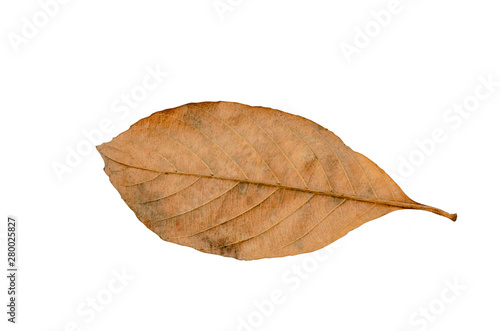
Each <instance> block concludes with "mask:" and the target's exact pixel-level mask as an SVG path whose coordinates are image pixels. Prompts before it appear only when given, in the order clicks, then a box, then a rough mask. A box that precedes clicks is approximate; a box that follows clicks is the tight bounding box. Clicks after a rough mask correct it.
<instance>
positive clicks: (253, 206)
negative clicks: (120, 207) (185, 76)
mask: <svg viewBox="0 0 500 331" xmlns="http://www.w3.org/2000/svg"><path fill="white" fill-rule="evenodd" d="M97 149H98V151H99V152H100V154H101V156H102V158H103V159H104V162H105V168H104V170H105V172H106V173H107V174H108V176H109V178H110V181H111V183H112V184H113V186H114V187H115V188H116V189H117V190H118V192H119V193H120V195H121V197H122V198H123V200H124V201H125V202H126V203H127V205H128V206H129V207H130V208H131V209H132V210H133V211H134V213H135V214H136V215H137V217H138V218H139V220H141V221H142V222H143V223H144V224H145V225H146V226H147V227H148V228H149V229H151V230H152V231H154V232H155V233H156V234H158V235H159V236H160V237H161V238H162V239H164V240H167V241H170V242H173V243H176V244H180V245H185V246H190V247H193V248H195V249H197V250H200V251H202V252H206V253H212V254H220V255H223V256H229V257H234V258H237V259H241V260H254V259H261V258H270V257H279V256H287V255H295V254H301V253H306V252H311V251H314V250H317V249H319V248H322V247H324V246H326V245H329V244H330V243H332V242H333V241H335V240H337V239H338V238H340V237H342V236H344V235H345V234H347V233H348V232H349V231H351V230H353V229H355V228H357V227H358V226H360V225H362V224H363V223H366V222H368V221H370V220H373V219H375V218H378V217H380V216H383V215H385V214H387V213H390V212H392V211H395V210H398V209H421V210H427V211H431V212H433V213H436V214H439V215H442V216H445V217H448V218H450V219H451V220H453V221H454V220H456V214H453V215H452V214H449V213H447V212H444V211H442V210H440V209H437V208H434V207H429V206H426V205H422V204H420V203H417V202H415V201H413V200H411V199H410V198H408V197H407V196H406V194H405V193H404V192H403V191H402V190H401V189H400V188H399V186H398V185H397V184H396V183H395V182H394V181H393V180H392V179H391V178H390V177H389V176H388V175H387V174H386V173H385V172H384V171H383V170H382V169H380V168H379V167H378V166H377V165H376V164H375V163H373V162H372V161H371V160H369V159H368V158H366V157H365V156H363V155H362V154H359V153H357V152H354V151H353V150H351V149H350V148H349V147H348V146H346V145H345V144H344V143H343V142H342V141H341V140H340V139H339V138H338V137H337V136H336V135H335V134H333V133H332V132H330V131H328V130H327V129H325V128H323V127H322V126H320V125H318V124H316V123H314V122H312V121H310V120H307V119H305V118H302V117H300V116H295V115H291V114H288V113H285V112H282V111H279V110H275V109H270V108H264V107H251V106H247V105H243V104H239V103H233V102H203V103H191V104H187V105H184V106H180V107H177V108H173V109H167V110H163V111H160V112H157V113H154V114H152V115H151V116H149V117H147V118H144V119H142V120H140V121H138V122H137V123H135V124H133V125H132V126H131V127H130V129H129V130H127V131H125V132H123V133H121V134H120V135H119V136H117V137H116V138H114V139H113V140H112V141H110V142H108V143H104V144H102V145H100V146H98V147H97Z"/></svg>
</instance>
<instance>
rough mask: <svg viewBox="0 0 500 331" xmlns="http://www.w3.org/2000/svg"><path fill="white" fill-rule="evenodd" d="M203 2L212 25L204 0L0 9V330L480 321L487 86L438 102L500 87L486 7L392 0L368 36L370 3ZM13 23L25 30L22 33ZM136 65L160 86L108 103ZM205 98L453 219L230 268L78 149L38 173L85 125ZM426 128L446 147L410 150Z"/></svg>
mask: <svg viewBox="0 0 500 331" xmlns="http://www.w3.org/2000/svg"><path fill="white" fill-rule="evenodd" d="M47 1H48V0H42V3H45V2H47ZM61 2H62V0H61ZM221 2H222V3H223V4H224V3H225V4H228V3H229V6H231V10H230V11H227V12H224V13H223V14H222V19H221V15H219V13H218V12H217V11H216V9H215V8H214V6H213V1H212V0H204V1H201V0H200V1H172V0H170V1H152V0H149V1H148V0H145V1H124V0H121V1H117V0H115V1H76V0H74V1H67V3H65V4H60V5H59V8H58V9H57V12H56V13H54V14H53V17H50V18H49V19H48V21H47V22H44V21H43V18H44V17H43V15H44V14H40V12H42V8H41V5H40V3H39V2H37V1H9V2H7V1H4V2H3V3H2V4H1V6H0V22H1V24H0V25H1V32H0V34H1V36H2V42H1V44H0V48H1V61H0V70H1V71H0V87H1V91H2V92H1V98H0V109H1V120H0V123H1V131H0V141H1V151H2V158H1V164H0V167H1V171H0V176H1V183H2V189H1V192H0V195H1V200H0V201H1V206H0V217H1V218H2V219H3V220H4V221H2V225H1V226H0V234H1V236H0V240H1V254H0V256H1V257H2V258H1V260H2V261H3V262H2V263H1V265H2V266H4V265H5V263H6V261H5V260H6V240H5V232H6V224H5V223H6V218H7V215H15V216H16V217H17V218H18V220H19V242H18V243H19V270H20V275H19V284H18V285H19V296H18V302H19V307H18V310H19V312H18V324H16V325H12V324H11V323H7V321H6V317H7V315H6V314H5V310H6V307H5V305H4V303H6V302H7V294H6V291H7V282H6V278H5V277H2V278H1V281H0V302H2V305H1V306H2V307H4V308H2V309H1V314H0V316H2V317H1V321H0V325H1V329H2V330H42V331H44V330H45V331H49V330H51V331H52V330H53V331H63V330H72V329H75V328H74V327H75V326H76V327H78V330H140V329H144V330H245V331H248V330H344V331H350V330H384V331H392V330H394V331H401V330H444V331H448V330H454V331H456V330H472V329H477V330H499V328H500V320H499V319H498V311H499V310H500V301H499V296H500V285H499V279H500V270H499V267H498V262H499V258H498V257H499V254H498V253H499V252H500V241H499V240H498V237H499V230H500V219H499V217H498V212H497V205H498V198H499V184H500V181H499V177H498V166H499V162H498V153H497V151H498V140H499V136H500V134H499V132H498V123H499V120H500V114H499V112H498V107H499V105H500V88H499V87H498V86H497V87H496V88H495V90H494V91H493V92H492V93H491V94H490V95H489V96H488V97H487V98H485V100H482V101H480V102H479V104H478V106H477V108H476V109H475V110H474V111H471V112H465V113H464V114H465V115H463V116H460V115H458V114H455V113H449V110H448V109H450V108H451V107H453V106H454V105H455V104H462V102H463V101H464V100H465V99H467V98H468V99H467V100H469V101H471V100H472V101H473V99H474V95H475V90H476V88H478V86H480V85H481V82H480V78H479V77H483V78H484V79H487V78H488V76H490V79H492V80H493V81H496V82H499V81H500V44H499V42H500V40H499V35H498V32H499V31H500V20H499V17H498V13H499V10H500V6H499V5H498V4H497V2H494V1H491V0H475V1H451V0H448V1H430V0H419V1H409V0H401V2H400V4H399V12H398V13H396V14H393V15H392V16H391V20H390V22H389V23H388V24H386V25H387V26H385V27H381V28H380V31H376V29H377V25H376V24H375V25H374V24H373V22H376V21H375V19H374V18H373V16H371V14H370V12H371V11H376V12H379V11H381V10H385V9H387V8H388V6H389V2H388V1H366V0H365V1H291V0H286V1H285V0H281V1H262V0H261V1H256V0H254V1H250V0H243V1H236V0H232V1H229V0H223V1H221ZM52 10H53V11H54V10H55V9H54V8H52ZM33 16H35V19H38V20H39V21H37V24H38V25H40V27H39V28H37V30H38V31H37V32H36V33H33V31H31V32H32V33H33V35H30V34H28V35H26V36H27V37H29V38H25V37H26V36H23V32H24V33H27V30H29V29H28V28H26V26H25V25H26V24H29V23H26V22H33V21H34V20H35V19H34V18H33ZM23 18H26V19H23ZM45 23H46V24H45ZM44 24H45V26H42V25H44ZM377 24H378V23H377ZM367 25H368V26H369V27H371V28H373V29H374V30H373V31H372V37H369V44H368V45H362V46H365V47H359V48H358V53H356V54H354V55H352V56H351V57H350V60H351V61H350V63H348V61H347V58H346V56H345V55H344V54H343V52H342V50H341V45H344V46H345V44H342V43H343V42H344V43H349V44H351V45H354V46H355V44H354V40H355V38H356V37H358V39H359V38H360V37H359V36H357V33H358V32H356V31H359V30H357V29H358V28H359V29H361V30H363V29H364V28H365V27H366V26H367ZM378 27H380V25H378ZM16 36H17V37H16ZM15 38H25V39H24V40H23V42H22V43H21V44H18V45H17V44H16V43H15V42H14V43H13V41H12V40H18V41H19V40H20V39H15ZM365 41H366V40H365ZM16 45H17V46H16ZM358 45H360V44H359V40H358ZM147 68H150V69H155V68H160V70H161V71H163V72H168V73H169V75H168V77H165V78H163V80H162V81H161V83H159V84H158V86H157V87H156V88H155V89H152V90H151V91H148V94H147V96H146V97H145V98H144V100H142V101H140V102H139V103H138V104H137V106H136V107H135V108H132V107H129V108H128V110H129V112H128V114H126V113H125V110H127V109H125V108H121V111H120V112H115V111H113V109H114V108H113V106H116V105H117V102H120V101H119V100H120V96H121V95H122V94H125V95H126V94H130V93H131V91H133V90H134V89H135V90H137V89H138V86H139V89H140V86H141V84H142V81H143V79H144V78H145V77H146V76H147V75H148V71H147V70H148V69H147ZM479 89H481V88H479ZM482 91H483V92H485V91H486V90H485V89H484V88H482ZM471 98H472V99H471ZM117 100H118V101H117ZM207 100H213V101H217V100H226V101H238V102H241V103H246V104H250V105H261V106H269V107H273V108H277V109H281V110H285V111H288V112H291V113H294V114H299V115H301V116H304V117H307V118H309V119H312V120H314V121H316V122H318V123H320V124H321V125H323V126H325V127H327V128H328V129H330V130H332V131H333V132H334V133H336V134H337V135H338V136H340V137H341V138H342V139H343V140H344V142H345V143H346V144H348V145H349V146H350V147H352V148H353V149H354V150H356V151H359V152H361V153H363V154H365V155H366V156H368V157H369V158H371V159H372V160H373V161H375V162H376V163H377V164H378V165H380V166H381V167H382V168H383V169H385V170H387V171H388V172H389V173H390V174H391V175H394V178H395V180H396V181H397V182H398V183H399V184H400V185H401V186H402V188H403V189H404V190H405V191H406V193H407V194H408V195H409V196H410V197H412V198H413V199H415V200H416V201H419V202H422V203H425V204H429V205H433V206H437V207H439V208H442V209H445V210H447V211H449V212H456V213H458V221H457V222H456V223H453V222H451V221H449V220H447V219H446V218H443V217H439V216H437V215H434V214H432V213H426V212H421V211H398V212H394V213H391V214H390V215H387V216H384V217H383V218H380V219H377V220H375V221H373V222H370V223H368V224H365V225H363V226H362V227H360V228H359V229H356V230H355V231H353V232H351V233H349V234H348V235H347V236H345V237H343V238H342V239H340V240H338V241H337V242H336V244H333V245H331V247H330V248H331V249H330V250H329V251H327V250H322V251H320V253H319V254H320V255H318V254H316V255H315V254H306V255H300V256H295V257H287V258H277V259H266V260H259V261H252V262H245V261H237V260H234V259H230V258H224V257H220V256H214V255H208V254H203V253H200V252H198V251H195V250H194V249H191V248H187V247H182V246H178V245H175V244H171V243H167V242H163V241H162V240H161V239H159V238H158V236H156V235H155V234H154V233H152V232H151V231H148V230H147V229H146V228H145V227H144V226H143V225H142V223H141V222H139V221H138V220H137V219H136V217H135V216H134V214H133V212H132V211H131V210H129V208H128V207H127V206H126V205H125V203H123V201H122V200H121V199H120V196H119V194H118V192H116V191H115V189H114V188H113V187H112V185H111V184H110V183H109V180H108V177H107V176H106V175H105V173H104V172H103V170H102V168H103V161H102V159H101V158H100V156H99V155H98V153H97V152H96V151H95V150H94V149H92V150H91V152H90V153H89V154H87V155H84V156H83V157H82V158H81V160H79V162H76V163H78V164H76V165H75V164H73V165H74V166H73V167H70V168H71V172H67V173H64V174H63V175H62V180H59V179H58V176H57V175H56V172H55V171H54V166H55V165H57V164H66V158H67V157H68V153H69V152H68V151H69V150H75V149H77V147H78V146H80V147H81V146H87V145H88V144H89V143H86V141H88V139H87V138H86V136H85V135H84V131H85V132H89V131H92V132H95V130H98V129H99V124H100V122H101V121H102V120H103V119H107V120H108V121H109V122H110V123H111V124H112V129H111V130H109V132H106V133H105V134H103V135H102V137H99V134H96V135H95V137H97V138H96V139H98V138H100V141H108V140H110V139H111V138H113V137H114V136H116V135H117V134H119V133H120V132H122V131H124V130H126V129H127V128H128V127H129V126H130V125H131V124H132V123H134V122H136V121H137V120H139V119H140V118H143V117H146V116H149V115H150V114H151V113H153V112H155V111H158V110H162V109H165V108H171V107H175V106H178V105H182V104H184V103H188V102H196V101H207ZM472 101H471V102H472ZM122 106H123V104H122ZM115 110H116V108H115ZM446 116H448V117H446ZM452 116H453V119H452ZM457 116H459V117H457ZM435 129H438V130H441V132H444V134H445V136H446V139H445V140H444V141H442V142H434V143H432V144H433V145H434V147H433V148H431V147H432V146H431V145H430V144H428V145H427V147H428V150H427V152H428V154H425V155H424V154H423V152H422V151H420V150H419V147H418V146H417V144H416V142H415V141H416V140H418V141H427V143H429V141H428V139H429V138H430V137H432V132H433V130H435ZM93 130H94V131H93ZM98 140H99V139H98ZM92 145H95V144H92ZM411 158H413V159H411ZM410 159H411V160H413V161H408V160H410ZM402 160H406V162H413V163H410V165H411V167H413V170H412V171H408V169H406V170H404V169H403V168H404V167H403V166H402V164H403V162H404V161H402ZM406 166H407V167H408V164H407V165H406ZM402 167H403V168H402ZM318 257H321V258H322V259H323V260H322V261H318ZM4 261H5V262H4ZM304 267H306V270H307V271H303V272H304V274H300V275H301V276H299V275H298V274H293V272H297V268H300V269H302V268H304ZM122 272H125V273H126V275H128V276H127V277H130V278H133V279H130V280H126V281H124V282H123V283H125V285H123V284H122V283H116V282H115V279H116V275H115V273H122ZM2 274H3V272H2ZM301 277H302V278H301ZM113 282H115V283H113ZM110 283H111V284H113V285H114V288H115V289H117V290H116V291H115V292H116V293H111V292H110V291H109V286H110ZM449 283H458V284H459V288H458V289H455V292H453V291H452V290H449V286H450V285H449ZM447 284H448V285H447ZM118 285H120V286H118ZM110 293H111V295H110ZM273 293H282V298H281V300H280V303H277V304H273V305H274V307H273V309H271V308H269V307H268V306H269V305H268V306H266V307H267V309H268V310H269V311H271V310H272V311H271V312H268V313H267V316H264V315H263V313H261V312H259V310H258V309H257V308H256V306H255V302H260V303H262V302H264V303H266V302H267V301H266V300H269V299H270V298H271V297H272V296H273V295H274V294H273ZM443 293H444V294H445V297H442V294H443ZM92 297H97V298H98V299H97V304H99V306H98V308H99V309H98V310H99V311H96V310H95V309H94V313H92V312H90V311H91V308H90V306H88V300H89V299H90V300H91V298H92ZM425 310H429V314H430V315H427V317H424V315H422V314H423V313H422V311H425ZM82 311H84V312H86V313H82ZM242 321H244V322H242ZM245 323H250V324H248V326H245ZM252 325H253V326H252Z"/></svg>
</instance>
